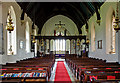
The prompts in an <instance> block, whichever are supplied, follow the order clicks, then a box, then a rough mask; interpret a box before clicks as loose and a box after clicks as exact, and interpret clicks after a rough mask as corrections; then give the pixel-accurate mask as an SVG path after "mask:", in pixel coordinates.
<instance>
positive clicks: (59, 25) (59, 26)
mask: <svg viewBox="0 0 120 83" xmlns="http://www.w3.org/2000/svg"><path fill="white" fill-rule="evenodd" d="M55 26H58V28H61V27H62V26H65V24H61V21H59V24H55Z"/></svg>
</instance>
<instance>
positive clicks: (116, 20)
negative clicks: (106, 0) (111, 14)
mask: <svg viewBox="0 0 120 83" xmlns="http://www.w3.org/2000/svg"><path fill="white" fill-rule="evenodd" d="M116 13H117V16H116V17H115V22H114V25H113V27H114V30H116V32H118V30H120V26H119V24H120V20H119V16H118V2H117V9H116Z"/></svg>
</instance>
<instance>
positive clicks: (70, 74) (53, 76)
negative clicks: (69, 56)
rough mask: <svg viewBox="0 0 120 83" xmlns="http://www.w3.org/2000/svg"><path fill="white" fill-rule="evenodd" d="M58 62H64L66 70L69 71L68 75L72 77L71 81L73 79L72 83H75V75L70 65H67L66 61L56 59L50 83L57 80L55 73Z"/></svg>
mask: <svg viewBox="0 0 120 83" xmlns="http://www.w3.org/2000/svg"><path fill="white" fill-rule="evenodd" d="M57 61H64V64H65V67H66V69H67V71H68V74H69V76H70V79H71V81H72V82H73V83H74V82H75V77H74V74H73V73H72V71H71V70H70V68H69V67H68V65H67V64H66V62H65V59H56V60H55V64H54V67H53V71H52V72H51V77H50V81H54V79H55V72H56V66H57Z"/></svg>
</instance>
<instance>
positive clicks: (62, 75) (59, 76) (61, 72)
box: [54, 61, 72, 83]
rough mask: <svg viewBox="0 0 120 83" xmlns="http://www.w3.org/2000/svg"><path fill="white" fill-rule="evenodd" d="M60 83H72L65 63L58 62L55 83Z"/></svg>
mask: <svg viewBox="0 0 120 83" xmlns="http://www.w3.org/2000/svg"><path fill="white" fill-rule="evenodd" d="M60 81H61V82H63V83H72V82H71V79H70V77H69V74H68V72H67V69H66V67H65V65H64V62H63V61H58V62H57V67H56V72H55V80H54V82H55V83H58V82H60Z"/></svg>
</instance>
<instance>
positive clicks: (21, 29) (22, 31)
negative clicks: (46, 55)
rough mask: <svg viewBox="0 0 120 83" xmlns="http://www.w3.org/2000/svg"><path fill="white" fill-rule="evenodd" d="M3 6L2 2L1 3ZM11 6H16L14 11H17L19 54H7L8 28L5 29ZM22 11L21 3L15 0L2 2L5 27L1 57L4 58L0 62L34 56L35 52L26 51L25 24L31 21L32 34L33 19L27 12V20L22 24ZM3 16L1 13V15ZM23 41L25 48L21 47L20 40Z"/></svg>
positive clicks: (10, 61)
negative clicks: (14, 0) (13, 0)
mask: <svg viewBox="0 0 120 83" xmlns="http://www.w3.org/2000/svg"><path fill="white" fill-rule="evenodd" d="M0 6H1V4H0ZM10 6H13V8H14V11H15V15H16V30H17V31H16V34H17V43H16V44H17V54H16V55H7V35H6V32H7V30H6V29H5V27H6V19H7V14H8V8H9V7H10ZM21 13H22V10H21V8H20V7H19V5H18V4H17V3H15V2H12V3H11V2H3V3H2V23H3V28H4V49H5V50H4V52H5V53H4V55H0V59H2V62H0V64H6V63H8V62H9V63H14V62H16V61H19V60H22V59H25V58H30V57H33V56H34V54H33V53H31V52H29V53H27V52H26V45H25V44H26V42H25V41H26V38H25V32H26V31H25V29H26V27H25V24H26V21H28V23H29V26H30V35H31V34H32V33H31V29H32V21H31V19H30V18H29V17H28V16H27V14H25V21H24V23H23V24H22V25H21V20H20V17H21ZM0 16H1V15H0ZM0 21H1V17H0ZM21 40H22V41H23V42H24V43H23V44H24V47H23V49H20V46H19V44H20V41H21ZM0 43H1V42H0Z"/></svg>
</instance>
